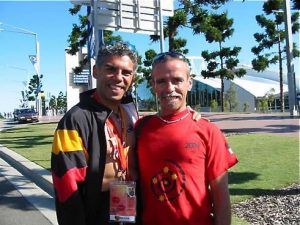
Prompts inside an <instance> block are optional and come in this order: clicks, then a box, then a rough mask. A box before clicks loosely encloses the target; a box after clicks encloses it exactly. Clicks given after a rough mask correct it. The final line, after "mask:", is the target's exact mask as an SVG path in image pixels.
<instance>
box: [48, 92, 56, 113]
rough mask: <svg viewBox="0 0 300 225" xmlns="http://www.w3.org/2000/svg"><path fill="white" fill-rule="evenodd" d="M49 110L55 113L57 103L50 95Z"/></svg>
mask: <svg viewBox="0 0 300 225" xmlns="http://www.w3.org/2000/svg"><path fill="white" fill-rule="evenodd" d="M49 108H50V109H51V110H55V112H56V113H57V101H56V97H55V96H54V95H52V96H51V98H50V101H49Z"/></svg>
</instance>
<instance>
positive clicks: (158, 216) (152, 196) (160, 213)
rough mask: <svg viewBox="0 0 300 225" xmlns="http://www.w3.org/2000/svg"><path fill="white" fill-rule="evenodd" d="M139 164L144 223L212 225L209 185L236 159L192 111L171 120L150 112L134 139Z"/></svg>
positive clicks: (216, 130)
mask: <svg viewBox="0 0 300 225" xmlns="http://www.w3.org/2000/svg"><path fill="white" fill-rule="evenodd" d="M187 112H188V111H187V110H186V111H183V112H181V113H178V114H177V115H174V116H171V117H164V119H167V120H169V121H174V120H178V119H180V118H183V117H184V115H185V114H186V113H187ZM138 162H139V169H140V174H141V177H140V179H141V190H142V196H143V223H144V225H153V224H155V225H166V224H172V225H199V224H201V225H210V224H212V219H211V213H212V206H211V205H212V203H211V200H210V194H209V189H208V184H209V182H210V181H212V180H214V179H216V178H217V177H218V176H220V175H222V174H223V173H224V172H225V171H227V169H228V168H230V167H231V166H233V165H234V164H236V163H237V159H236V157H235V155H234V154H233V152H232V151H231V149H230V148H229V147H228V144H227V141H226V139H225V137H224V135H223V134H222V132H221V131H220V129H219V128H217V127H216V126H215V125H214V124H212V123H210V122H208V121H207V120H205V119H201V120H199V121H197V122H196V121H194V120H192V115H191V114H190V115H188V116H187V117H184V118H183V119H182V120H180V121H178V122H175V123H170V124H167V123H165V122H163V121H162V120H161V119H159V117H157V116H152V117H151V118H150V119H149V120H148V121H147V122H146V123H145V126H143V128H142V130H141V134H140V137H139V139H138Z"/></svg>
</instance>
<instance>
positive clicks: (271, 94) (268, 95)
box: [264, 88, 275, 109]
mask: <svg viewBox="0 0 300 225" xmlns="http://www.w3.org/2000/svg"><path fill="white" fill-rule="evenodd" d="M274 93H275V89H274V88H271V89H270V90H269V91H267V93H266V94H265V96H264V97H265V98H266V99H267V101H268V108H269V109H271V107H272V102H274V100H275V95H274Z"/></svg>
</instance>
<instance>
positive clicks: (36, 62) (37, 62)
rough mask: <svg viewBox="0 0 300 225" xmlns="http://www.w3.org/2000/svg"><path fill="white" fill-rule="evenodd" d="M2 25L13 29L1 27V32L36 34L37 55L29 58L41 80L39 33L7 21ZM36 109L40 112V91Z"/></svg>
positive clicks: (38, 89) (38, 88)
mask: <svg viewBox="0 0 300 225" xmlns="http://www.w3.org/2000/svg"><path fill="white" fill-rule="evenodd" d="M1 25H5V26H6V27H9V28H10V29H13V30H7V29H2V28H0V32H3V31H4V32H12V33H20V34H27V35H32V36H34V40H35V55H30V56H29V59H30V61H31V63H32V65H33V67H34V69H35V71H36V73H37V79H38V80H39V81H40V80H41V78H42V76H41V73H40V48H39V42H38V38H37V33H34V32H32V31H30V30H26V29H24V28H20V27H16V26H13V25H10V24H6V23H2V22H0V26H1ZM40 83H41V82H38V84H37V91H40ZM35 96H36V110H37V111H38V113H39V114H40V111H41V110H40V107H39V102H38V93H36V95H35Z"/></svg>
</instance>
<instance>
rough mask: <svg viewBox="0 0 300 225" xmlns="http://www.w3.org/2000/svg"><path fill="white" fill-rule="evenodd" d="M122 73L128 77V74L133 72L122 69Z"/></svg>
mask: <svg viewBox="0 0 300 225" xmlns="http://www.w3.org/2000/svg"><path fill="white" fill-rule="evenodd" d="M122 74H123V75H124V76H125V77H129V76H131V75H133V72H132V71H126V70H125V71H124V70H123V72H122Z"/></svg>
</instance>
